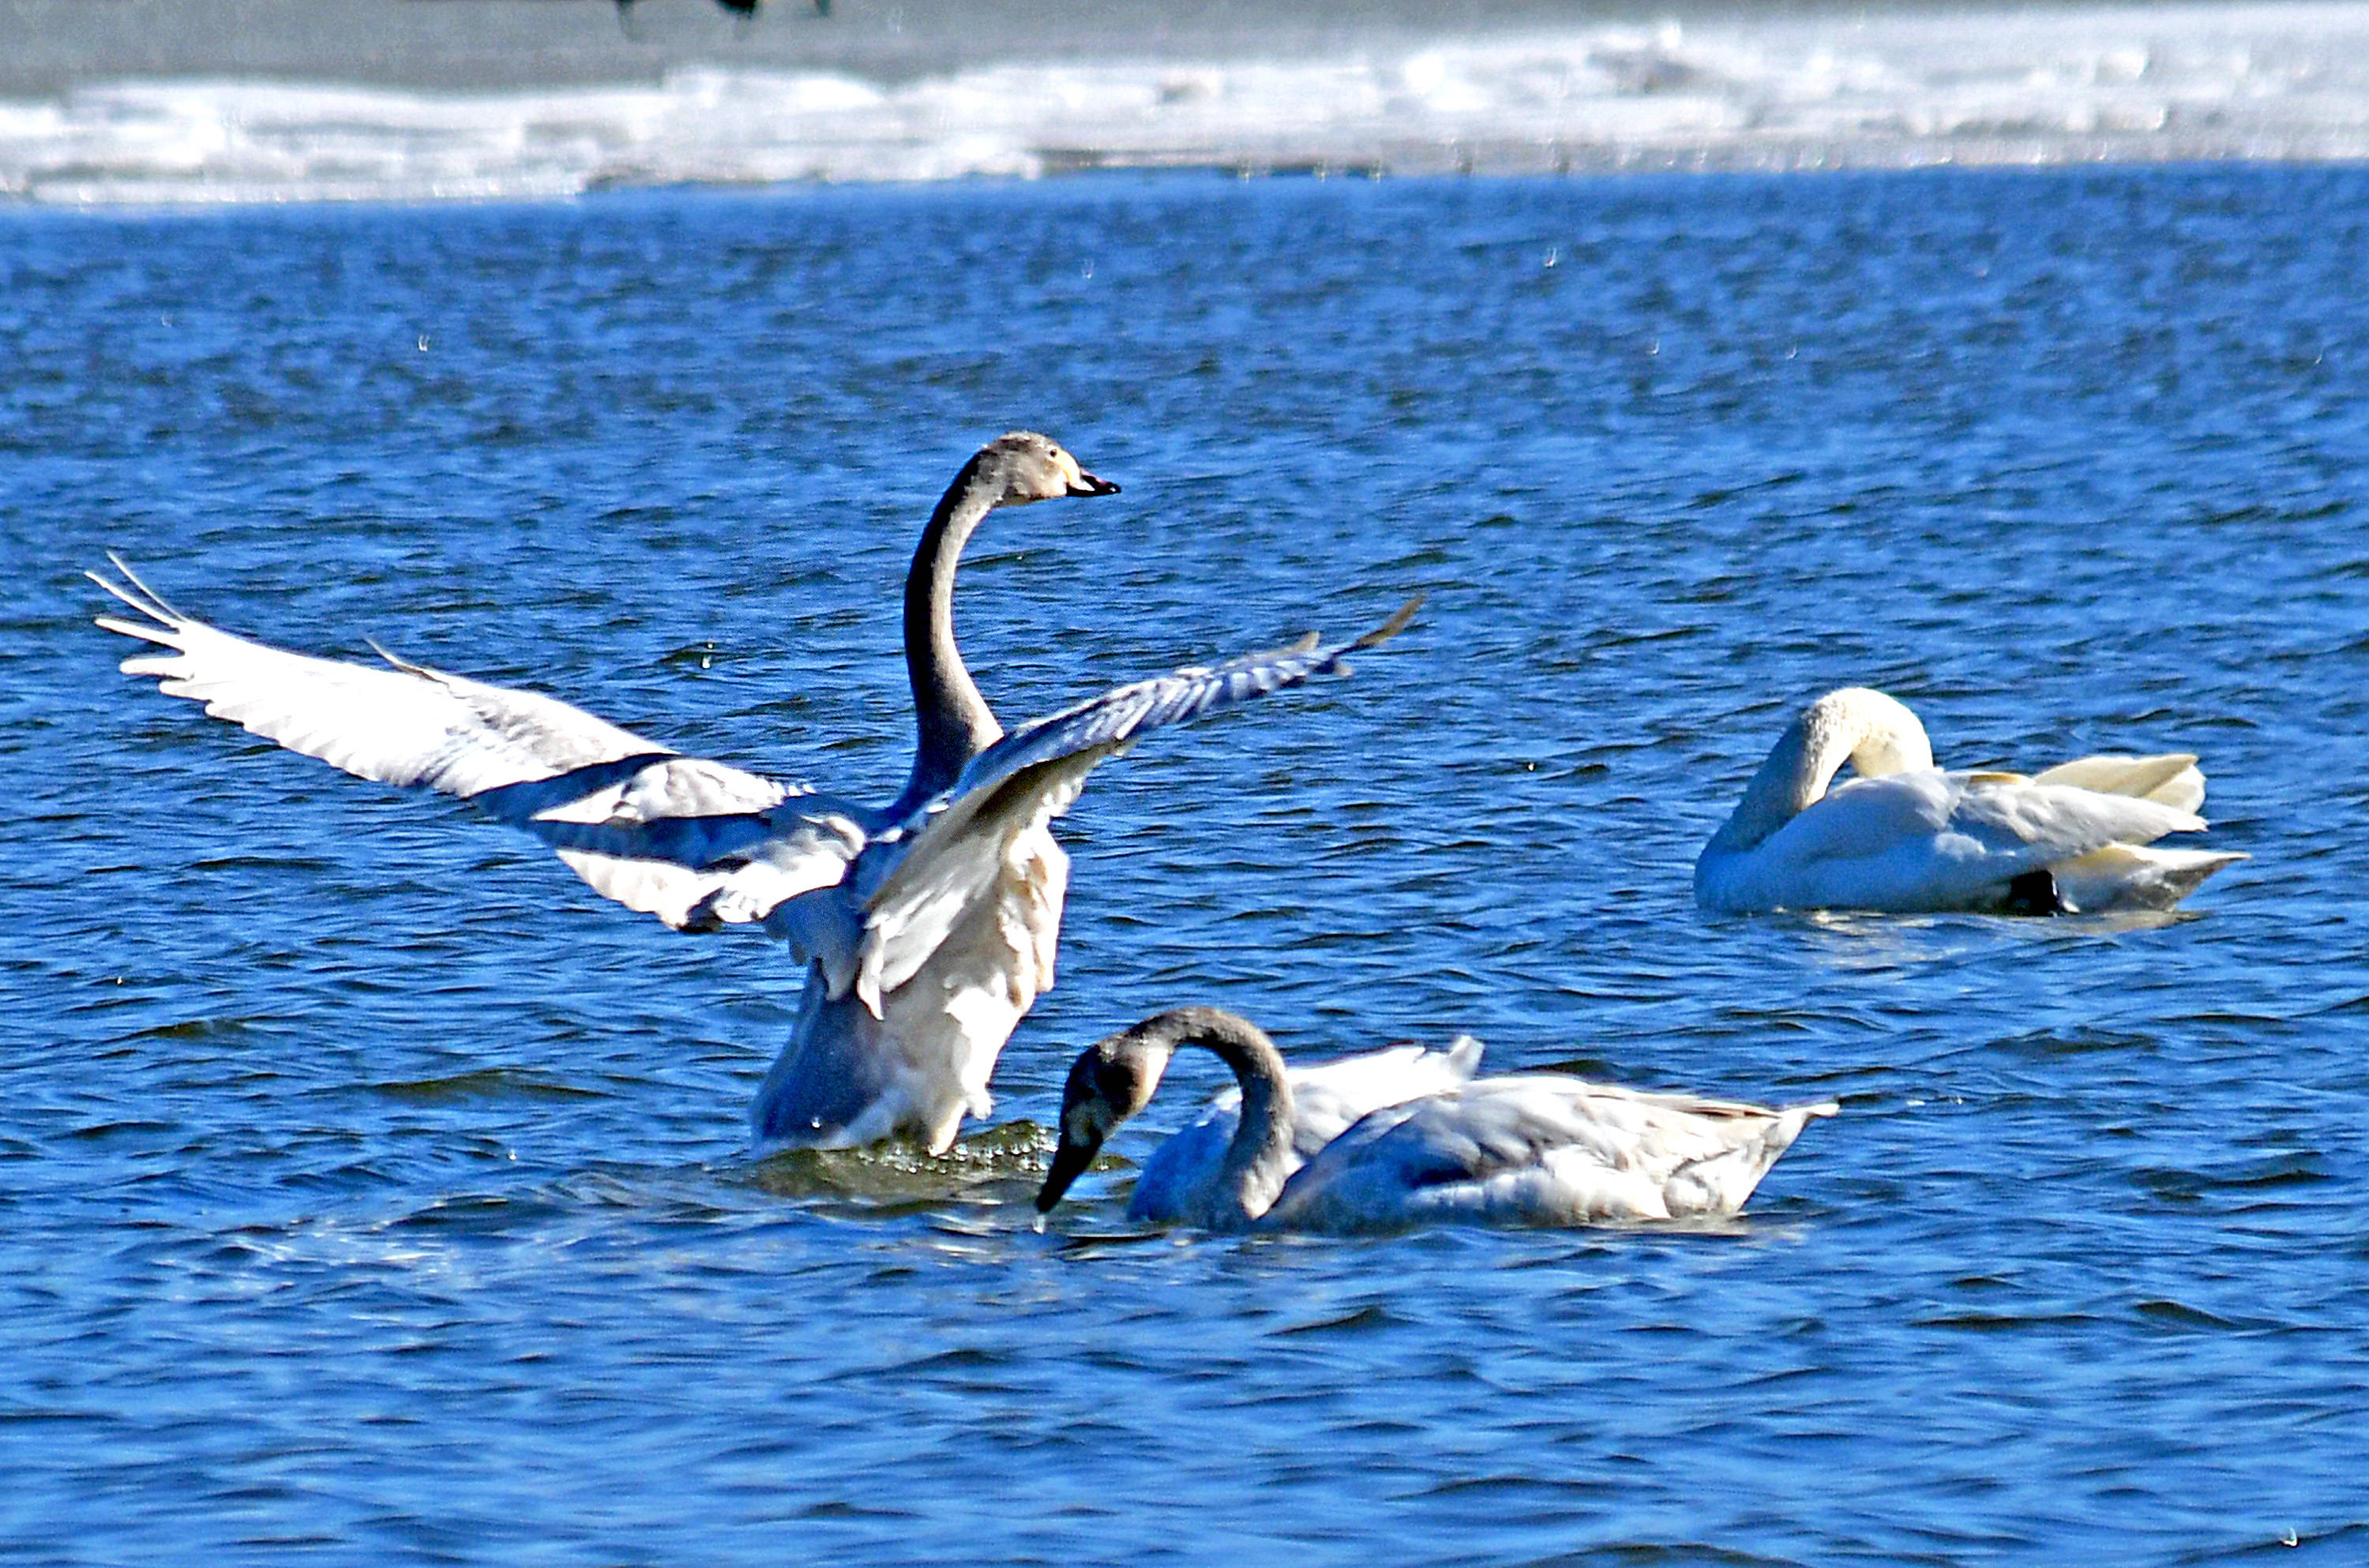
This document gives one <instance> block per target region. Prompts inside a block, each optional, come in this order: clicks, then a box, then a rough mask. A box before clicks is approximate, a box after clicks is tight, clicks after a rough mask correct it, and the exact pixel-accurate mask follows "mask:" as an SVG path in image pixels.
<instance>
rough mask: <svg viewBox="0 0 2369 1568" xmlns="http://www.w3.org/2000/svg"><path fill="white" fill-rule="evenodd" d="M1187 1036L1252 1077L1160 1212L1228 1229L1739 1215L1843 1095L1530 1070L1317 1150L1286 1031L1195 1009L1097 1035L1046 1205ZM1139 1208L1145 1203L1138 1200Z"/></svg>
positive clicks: (1070, 1086)
mask: <svg viewBox="0 0 2369 1568" xmlns="http://www.w3.org/2000/svg"><path fill="white" fill-rule="evenodd" d="M1181 1046H1200V1047H1204V1048H1206V1049H1207V1050H1210V1051H1214V1052H1216V1053H1217V1055H1218V1056H1219V1058H1220V1059H1222V1060H1224V1062H1225V1063H1226V1065H1227V1066H1229V1067H1230V1068H1231V1069H1233V1071H1234V1077H1235V1079H1236V1080H1237V1081H1238V1082H1239V1083H1240V1084H1241V1086H1242V1102H1241V1104H1242V1111H1241V1121H1240V1124H1239V1126H1237V1127H1236V1128H1235V1129H1234V1132H1233V1136H1232V1137H1231V1139H1230V1140H1229V1141H1228V1143H1227V1146H1226V1150H1225V1154H1224V1158H1223V1159H1222V1161H1221V1162H1219V1165H1218V1167H1217V1169H1216V1170H1215V1171H1214V1172H1211V1173H1209V1174H1208V1175H1207V1178H1206V1179H1205V1180H1204V1181H1203V1182H1201V1183H1200V1184H1198V1185H1197V1186H1196V1188H1195V1189H1194V1191H1193V1192H1192V1193H1191V1194H1190V1195H1189V1196H1188V1197H1187V1198H1186V1199H1185V1200H1184V1201H1176V1202H1173V1203H1172V1202H1171V1201H1170V1198H1169V1196H1163V1198H1162V1203H1163V1205H1165V1206H1167V1207H1168V1209H1169V1211H1168V1212H1165V1213H1162V1214H1161V1215H1160V1216H1158V1217H1159V1218H1162V1219H1173V1220H1176V1221H1179V1222H1182V1223H1184V1224H1189V1225H1196V1226H1200V1227H1202V1228H1204V1229H1206V1230H1250V1229H1253V1228H1256V1229H1260V1230H1329V1231H1353V1230H1395V1229H1400V1228H1403V1227H1406V1226H1411V1225H1420V1224H1425V1223H1430V1222H1451V1223H1454V1222H1462V1223H1471V1224H1496V1225H1584V1224H1588V1223H1592V1222H1596V1221H1601V1220H1635V1219H1687V1218H1699V1217H1706V1216H1713V1215H1724V1214H1733V1213H1734V1212H1735V1211H1736V1210H1737V1209H1739V1208H1741V1207H1743V1206H1744V1202H1745V1199H1746V1198H1748V1197H1750V1196H1752V1189H1753V1188H1754V1187H1756V1186H1757V1185H1759V1182H1760V1178H1761V1177H1762V1176H1764V1175H1766V1174H1768V1168H1769V1167H1770V1166H1771V1165H1773V1164H1775V1163H1776V1162H1777V1157H1778V1156H1779V1155H1780V1154H1782V1153H1784V1152H1785V1150H1787V1149H1788V1148H1789V1147H1791V1144H1792V1142H1793V1140H1794V1139H1796V1138H1798V1137H1800V1136H1801V1133H1802V1127H1804V1126H1805V1125H1807V1123H1808V1122H1809V1121H1810V1120H1811V1118H1813V1117H1815V1116H1833V1115H1834V1114H1835V1112H1836V1110H1837V1107H1836V1105H1835V1104H1833V1102H1831V1101H1821V1102H1818V1103H1816V1104H1801V1105H1789V1106H1785V1107H1783V1108H1781V1109H1772V1108H1770V1107H1768V1106H1763V1105H1747V1104H1738V1103H1735V1102H1733V1101H1726V1100H1705V1099H1699V1098H1697V1097H1695V1096H1693V1095H1691V1094H1653V1093H1645V1092H1643V1091H1642V1090H1636V1089H1622V1088H1618V1087H1615V1086H1613V1085H1609V1084H1602V1083H1589V1082H1584V1081H1582V1080H1580V1079H1576V1078H1568V1077H1565V1076H1563V1075H1562V1074H1560V1073H1544V1072H1536V1073H1523V1074H1519V1075H1517V1076H1514V1077H1507V1078H1483V1079H1476V1080H1473V1081H1472V1082H1466V1083H1461V1084H1458V1085H1455V1086H1452V1087H1448V1088H1445V1089H1440V1090H1437V1091H1435V1092H1433V1093H1425V1094H1418V1095H1415V1096H1413V1097H1411V1098H1409V1099H1406V1100H1403V1101H1401V1102H1399V1103H1397V1104H1386V1105H1383V1106H1381V1107H1379V1108H1378V1109H1376V1110H1373V1111H1371V1112H1369V1113H1368V1114H1367V1115H1366V1116H1363V1117H1361V1118H1359V1119H1358V1120H1357V1122H1356V1124H1355V1125H1353V1126H1352V1127H1349V1128H1348V1129H1347V1130H1346V1131H1345V1132H1343V1133H1341V1134H1340V1135H1339V1136H1338V1137H1336V1138H1334V1139H1331V1140H1330V1141H1329V1142H1327V1143H1325V1144H1324V1146H1323V1147H1322V1149H1320V1150H1316V1151H1315V1152H1314V1153H1313V1154H1312V1155H1310V1156H1309V1157H1308V1158H1307V1160H1306V1162H1304V1163H1302V1162H1301V1159H1300V1155H1299V1151H1298V1150H1296V1149H1295V1147H1294V1135H1295V1132H1296V1131H1297V1130H1298V1115H1297V1110H1298V1107H1297V1104H1296V1102H1295V1097H1294V1093H1293V1088H1294V1085H1293V1081H1292V1076H1291V1074H1290V1072H1289V1071H1288V1070H1287V1069H1286V1067H1285V1066H1284V1061H1283V1057H1282V1054H1281V1053H1280V1052H1278V1051H1277V1050H1276V1048H1275V1043H1274V1042H1273V1041H1271V1040H1269V1039H1268V1038H1267V1037H1266V1036H1265V1034H1264V1033H1262V1032H1261V1031H1260V1030H1259V1028H1258V1026H1257V1025H1256V1024H1253V1023H1251V1022H1250V1021H1249V1020H1248V1019H1246V1018H1242V1017H1238V1016H1236V1015H1235V1014H1233V1013H1226V1012H1222V1011H1220V1010H1219V1009H1217V1008H1214V1007H1182V1008H1178V1009H1176V1010H1174V1011H1173V1012H1169V1013H1160V1014H1158V1015H1156V1016H1154V1017H1150V1018H1147V1019H1145V1020H1144V1021H1143V1022H1142V1023H1140V1024H1137V1025H1135V1026H1134V1027H1133V1028H1131V1029H1127V1030H1126V1031H1124V1032H1122V1033H1120V1034H1116V1035H1113V1036H1110V1037H1109V1038H1108V1039H1106V1040H1103V1041H1100V1042H1099V1043H1097V1044H1095V1045H1093V1046H1090V1047H1087V1048H1086V1050H1085V1052H1084V1053H1083V1054H1082V1055H1081V1056H1080V1057H1079V1058H1078V1060H1077V1063H1076V1065H1075V1066H1074V1067H1072V1068H1071V1069H1070V1078H1069V1082H1068V1083H1067V1084H1066V1085H1065V1086H1064V1088H1063V1090H1062V1093H1061V1141H1060V1147H1059V1149H1057V1150H1055V1151H1054V1155H1053V1165H1052V1169H1051V1171H1050V1172H1049V1173H1047V1176H1046V1178H1045V1185H1044V1187H1043V1188H1042V1189H1041V1190H1040V1191H1039V1192H1038V1193H1037V1195H1036V1208H1037V1212H1038V1213H1040V1214H1044V1213H1049V1212H1051V1210H1052V1208H1053V1206H1054V1205H1056V1204H1058V1203H1059V1202H1060V1201H1061V1195H1062V1194H1063V1193H1065V1192H1067V1191H1068V1190H1069V1187H1070V1184H1071V1183H1072V1182H1074V1181H1076V1180H1077V1178H1078V1176H1079V1174H1080V1173H1082V1172H1083V1171H1084V1170H1085V1169H1086V1168H1087V1167H1088V1166H1089V1165H1091V1164H1092V1163H1093V1159H1094V1156H1095V1154H1096V1153H1097V1152H1098V1151H1099V1150H1101V1148H1102V1145H1103V1141H1104V1139H1106V1138H1108V1137H1109V1136H1110V1133H1111V1131H1112V1129H1113V1128H1115V1127H1117V1126H1118V1125H1119V1124H1120V1123H1121V1122H1124V1121H1125V1120H1127V1117H1129V1116H1133V1115H1135V1114H1136V1113H1137V1112H1138V1111H1139V1110H1141V1109H1142V1108H1143V1107H1144V1106H1145V1105H1147V1104H1150V1101H1151V1096H1152V1093H1153V1092H1154V1091H1155V1090H1157V1089H1158V1088H1159V1087H1160V1078H1161V1074H1162V1072H1164V1071H1166V1070H1167V1067H1168V1061H1169V1058H1170V1057H1171V1056H1172V1055H1173V1054H1174V1052H1175V1051H1176V1049H1177V1047H1181ZM1130 1212H1137V1210H1135V1209H1132V1208H1131V1209H1130Z"/></svg>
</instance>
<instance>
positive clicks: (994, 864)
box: [855, 594, 1423, 1013]
mask: <svg viewBox="0 0 2369 1568" xmlns="http://www.w3.org/2000/svg"><path fill="white" fill-rule="evenodd" d="M1422 602H1423V598H1422V596H1421V595H1420V594H1418V595H1417V596H1415V597H1414V598H1413V599H1410V600H1409V601H1407V602H1406V603H1405V604H1403V605H1402V606H1400V608H1399V610H1398V612H1396V613H1395V614H1393V615H1392V616H1391V617H1390V619H1389V620H1388V621H1386V622H1384V623H1383V624H1381V625H1379V626H1378V627H1376V628H1375V629H1374V630H1373V631H1370V632H1368V633H1367V634H1365V635H1363V636H1360V637H1356V638H1354V639H1352V640H1351V641H1348V642H1345V643H1334V644H1332V645H1330V646H1325V645H1322V644H1320V643H1319V642H1318V641H1317V639H1316V638H1315V636H1314V635H1312V634H1311V635H1310V636H1308V637H1305V638H1303V639H1301V640H1300V641H1299V642H1298V643H1295V644H1293V645H1292V646H1290V647H1284V648H1275V649H1271V650H1268V651H1266V652H1264V653H1253V654H1245V655H1242V657H1240V658H1230V659H1228V660H1226V661H1225V662H1224V663H1222V664H1216V665H1209V666H1206V667H1202V666H1188V667H1186V668H1184V669H1183V670H1176V671H1175V672H1173V674H1168V675H1162V676H1157V677H1154V678H1153V679H1151V680H1149V681H1134V682H1131V683H1130V684H1127V685H1125V686H1119V687H1115V688H1113V689H1112V690H1110V691H1108V692H1104V693H1103V694H1102V695H1101V696H1099V697H1093V698H1089V699H1088V700H1086V701H1085V702H1082V703H1079V704H1074V705H1072V706H1070V707H1067V708H1063V709H1062V710H1061V711H1060V712H1059V713H1055V714H1051V715H1047V716H1046V717H1044V718H1040V719H1036V720H1034V721H1032V722H1030V723H1027V724H1024V725H1022V726H1021V727H1019V728H1017V729H1015V730H1013V732H1012V733H1011V734H1009V735H1007V736H1005V737H1004V738H1002V739H1001V740H1000V741H998V742H996V743H995V744H994V745H993V746H990V747H989V748H988V749H987V750H985V751H983V752H981V753H980V754H979V755H978V757H977V758H975V759H973V760H972V761H971V764H970V765H969V766H968V767H967V768H966V769H964V770H963V774H962V777H961V778H959V779H958V780H956V783H955V784H954V786H953V787H952V788H950V789H949V790H947V791H946V792H945V793H944V795H940V796H938V797H937V798H936V799H935V800H933V801H932V802H930V803H929V804H928V805H926V806H924V807H921V811H920V812H918V813H916V815H915V818H913V820H912V821H911V822H910V824H909V825H908V828H907V830H908V831H910V832H912V833H913V835H914V836H913V841H912V845H911V847H910V849H909V850H907V851H906V852H905V853H904V855H903V856H902V858H901V859H899V860H898V862H897V864H896V865H895V867H894V869H893V870H892V871H890V872H889V873H888V875H887V876H886V877H885V878H884V879H883V880H882V881H881V882H880V884H879V885H878V887H876V888H875V890H874V891H873V892H872V893H871V895H870V896H869V898H866V900H865V905H864V928H865V929H864V952H863V956H862V959H861V961H860V966H859V968H858V972H857V976H856V979H855V985H856V989H857V993H858V994H859V995H860V996H861V997H863V999H864V1004H865V1005H866V1006H867V1007H870V1008H872V1009H873V1010H874V1011H875V1013H876V1012H877V1011H878V1009H879V1005H880V1000H879V999H880V998H881V997H882V996H883V995H885V994H886V993H887V992H888V991H892V990H896V989H897V987H898V986H900V985H902V984H904V983H905V981H907V980H908V979H911V978H912V977H913V976H914V975H915V974H917V973H919V972H920V970H921V967H923V966H924V965H926V964H927V963H928V962H929V961H930V958H931V956H932V955H933V954H934V953H935V952H936V951H937V949H938V947H939V945H940V944H943V943H944V941H945V939H946V937H947V935H948V934H949V933H951V932H953V931H954V930H955V928H956V926H957V925H959V924H960V923H961V922H962V921H963V920H964V918H965V916H966V915H967V913H968V912H969V911H970V910H974V909H976V908H978V905H979V904H980V903H981V901H982V900H985V899H988V898H1001V899H1003V900H1005V901H1007V902H1017V903H1024V904H1026V905H1027V907H1028V908H1030V909H1032V910H1033V909H1036V908H1037V907H1040V906H1041V905H1042V902H1043V900H1042V898H1041V897H1037V896H1035V895H1034V894H1032V893H1031V892H1030V890H1029V889H1027V888H1025V887H1023V885H1022V882H1023V876H1022V874H1023V872H1024V866H1023V865H1022V864H1021V863H1020V860H1019V859H1017V858H1015V853H1014V850H1015V846H1017V845H1020V844H1023V843H1024V842H1025V841H1029V840H1028V839H1027V838H1026V837H1025V836H1027V835H1031V834H1033V832H1034V831H1035V830H1040V829H1042V828H1043V827H1044V826H1045V825H1046V824H1047V822H1049V821H1051V820H1052V818H1056V817H1059V815H1061V813H1063V812H1065V811H1067V810H1068V809H1069V808H1070V805H1071V804H1072V803H1073V802H1074V801H1076V799H1077V798H1078V795H1079V792H1080V791H1081V790H1082V789H1084V788H1085V783H1086V775H1087V774H1089V773H1092V772H1093V770H1094V767H1095V765H1096V764H1097V763H1099V762H1101V761H1103V759H1104V758H1105V757H1111V756H1116V754H1117V753H1119V752H1121V751H1123V750H1126V749H1127V747H1129V746H1130V745H1132V744H1134V742H1135V741H1136V740H1137V739H1138V738H1140V737H1142V736H1144V735H1147V734H1149V733H1150V732H1151V731H1152V730H1155V729H1158V728H1161V727H1163V726H1166V725H1172V724H1177V723H1180V722H1182V721H1184V720H1185V719H1189V718H1196V717H1198V716H1199V715H1203V714H1209V713H1216V712H1219V711H1220V710H1222V709H1225V708H1230V707H1235V706H1239V705H1240V704H1243V703H1247V702H1250V701H1252V700H1253V699H1254V698H1258V697H1262V696H1265V695H1266V694H1268V693H1269V692H1280V691H1283V690H1285V689H1287V688H1288V687H1292V686H1297V685H1299V684H1301V683H1303V682H1305V681H1309V680H1311V679H1313V678H1314V677H1316V676H1319V675H1346V674H1348V673H1349V667H1348V664H1347V661H1346V658H1347V656H1348V655H1349V654H1351V653H1354V652H1357V651H1359V650H1361V649H1364V648H1369V647H1379V646H1380V645H1381V644H1383V643H1385V642H1388V641H1389V640H1390V638H1392V637H1394V636H1396V635H1398V634H1399V633H1400V632H1402V631H1403V630H1404V629H1405V628H1406V625H1407V624H1408V622H1410V621H1411V620H1413V617H1414V612H1415V611H1416V609H1417V608H1418V607H1420V606H1421V604H1422ZM1055 908H1056V910H1058V906H1055ZM1040 945H1042V946H1043V947H1044V948H1045V950H1046V952H1047V955H1048V956H1049V952H1050V935H1049V933H1046V935H1045V937H1044V940H1043V941H1042V943H1041V944H1040ZM1047 967H1049V964H1048V966H1047ZM1048 979H1049V977H1048Z"/></svg>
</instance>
